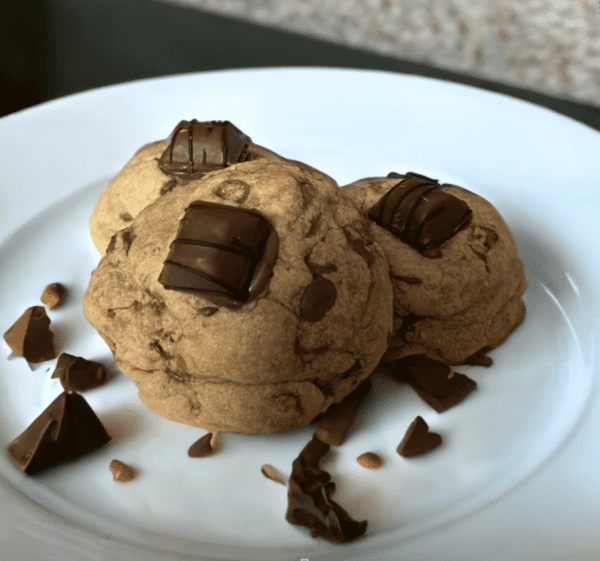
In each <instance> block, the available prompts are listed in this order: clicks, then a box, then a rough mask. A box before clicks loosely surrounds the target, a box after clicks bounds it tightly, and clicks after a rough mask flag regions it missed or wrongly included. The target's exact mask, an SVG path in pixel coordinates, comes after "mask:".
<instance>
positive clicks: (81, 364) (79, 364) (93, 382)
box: [52, 353, 108, 392]
mask: <svg viewBox="0 0 600 561" xmlns="http://www.w3.org/2000/svg"><path fill="white" fill-rule="evenodd" d="M107 376H108V375H107V373H106V368H105V366H104V365H103V364H100V363H99V362H93V361H91V360H86V359H85V358H82V357H80V356H73V355H70V354H67V353H62V354H61V355H60V356H59V357H58V361H57V362H56V368H55V370H54V372H53V373H52V378H60V383H61V384H62V387H63V388H64V389H65V390H67V391H69V392H83V391H85V390H91V389H92V388H97V387H98V386H101V385H102V384H104V383H105V382H106V379H107Z"/></svg>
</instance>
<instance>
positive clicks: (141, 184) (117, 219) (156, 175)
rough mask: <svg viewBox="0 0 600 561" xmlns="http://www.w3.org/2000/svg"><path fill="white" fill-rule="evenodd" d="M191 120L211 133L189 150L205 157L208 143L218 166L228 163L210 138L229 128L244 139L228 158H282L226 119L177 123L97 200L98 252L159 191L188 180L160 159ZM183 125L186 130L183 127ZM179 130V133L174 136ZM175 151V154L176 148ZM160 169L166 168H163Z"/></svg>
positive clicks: (94, 218)
mask: <svg viewBox="0 0 600 561" xmlns="http://www.w3.org/2000/svg"><path fill="white" fill-rule="evenodd" d="M192 123H195V127H196V129H205V130H206V131H210V134H208V135H207V137H208V138H207V137H204V138H202V141H204V142H202V141H200V142H196V144H195V145H193V146H192V152H193V151H194V150H195V151H196V153H198V152H203V154H202V155H203V156H204V152H206V145H209V146H208V148H209V149H212V152H213V154H212V159H213V160H217V161H218V160H221V161H222V164H221V165H220V166H219V167H226V166H227V165H229V162H228V158H227V155H225V157H223V154H221V153H220V152H219V151H217V150H215V149H214V148H215V147H214V146H213V145H214V144H215V139H214V138H212V137H217V139H216V141H217V142H218V141H221V137H222V134H221V131H222V130H229V129H230V130H231V131H232V132H233V133H236V132H237V133H239V134H237V136H238V137H239V138H242V139H244V140H245V144H246V151H242V150H239V151H238V152H239V153H235V154H232V155H230V157H229V161H236V160H239V159H240V158H242V159H243V161H254V160H271V161H285V159H284V158H282V157H281V156H279V155H278V154H275V153H274V152H271V151H270V150H268V149H267V148H264V147H262V146H259V145H257V144H254V143H253V142H252V140H251V139H250V138H249V137H248V136H246V135H244V134H243V133H242V132H241V131H239V129H237V128H236V127H234V126H233V125H231V123H228V122H227V121H224V122H221V121H209V122H198V121H189V122H188V121H182V122H181V123H179V125H177V127H176V128H175V129H174V131H173V133H172V134H171V135H170V137H169V138H168V139H166V140H162V141H158V142H152V143H151V144H147V145H145V146H143V147H142V148H140V149H139V150H138V151H137V152H136V154H135V155H134V156H133V158H131V160H129V162H127V164H126V165H125V167H123V169H122V170H121V171H120V172H119V173H118V174H117V175H116V176H115V177H114V178H113V179H112V181H111V182H110V183H109V185H108V187H107V188H106V190H105V191H104V192H103V193H102V195H101V196H100V198H99V199H98V202H97V203H96V208H95V209H94V212H93V214H92V216H91V218H90V233H91V235H92V240H93V242H94V245H95V246H96V249H97V250H98V252H99V253H100V255H104V254H105V252H106V247H107V245H108V242H109V241H110V238H111V237H112V235H113V234H114V233H115V232H118V231H119V230H121V229H123V228H126V227H127V226H129V225H130V224H131V222H132V221H133V219H134V218H135V217H136V216H137V215H138V214H139V212H140V211H141V210H142V209H143V208H145V207H146V206H147V205H149V204H150V203H151V202H153V201H155V200H156V199H157V198H158V197H160V196H161V194H164V193H165V192H168V191H170V190H172V189H173V188H175V186H177V185H180V184H182V183H185V182H186V181H188V179H189V174H186V173H170V172H169V168H168V167H167V166H164V165H163V166H161V158H163V155H165V153H166V152H167V153H168V150H169V149H170V148H171V147H172V146H173V144H174V142H175V140H176V138H179V140H182V139H181V136H183V135H182V134H181V133H182V132H183V133H185V132H187V131H188V130H189V129H190V125H191V124H192ZM186 125H187V129H185V127H186ZM211 127H212V128H211ZM182 129H183V130H182ZM178 132H179V136H178V135H177V133H178ZM184 140H185V139H184ZM210 141H212V142H210ZM203 149H204V150H203ZM175 153H176V155H177V150H176V151H175ZM210 156H211V154H210V151H209V158H208V159H209V161H210V159H211V158H210ZM164 159H165V158H163V160H164ZM213 167H217V166H213ZM163 169H164V170H166V171H163ZM209 169H210V166H209Z"/></svg>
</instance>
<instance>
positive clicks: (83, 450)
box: [8, 392, 111, 475]
mask: <svg viewBox="0 0 600 561" xmlns="http://www.w3.org/2000/svg"><path fill="white" fill-rule="evenodd" d="M110 440H111V437H110V436H109V435H108V433H107V432H106V429H105V428H104V426H103V425H102V423H101V422H100V419H98V417H96V414H95V413H94V411H93V410H92V408H91V407H90V406H89V405H88V403H87V401H86V400H85V399H84V398H83V397H82V396H81V395H79V394H76V393H67V392H63V393H62V394H60V395H59V396H58V397H57V398H56V399H55V400H54V401H53V402H52V403H51V404H50V405H49V406H48V407H47V408H46V409H45V410H44V411H43V412H42V413H41V414H40V416H39V417H38V418H37V419H35V421H33V423H31V425H29V427H28V428H27V429H25V431H24V432H23V433H22V434H21V435H19V436H18V437H17V438H15V439H14V440H13V441H12V442H11V443H10V444H9V445H8V452H9V453H10V455H11V456H12V457H13V458H14V459H15V460H16V461H17V462H18V463H19V464H20V466H21V469H22V470H23V471H24V472H25V473H27V474H29V475H33V474H35V473H39V472H41V471H43V470H45V469H48V468H50V467H53V466H55V465H58V464H61V463H63V462H67V461H70V460H74V459H76V458H79V457H80V456H83V455H84V454H87V453H89V452H92V451H93V450H96V449H98V448H100V447H101V446H104V445H105V444H106V443H107V442H109V441H110Z"/></svg>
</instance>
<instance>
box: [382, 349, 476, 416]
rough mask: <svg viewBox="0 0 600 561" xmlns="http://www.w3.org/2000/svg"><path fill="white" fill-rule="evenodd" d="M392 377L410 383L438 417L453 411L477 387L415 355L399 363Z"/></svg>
mask: <svg viewBox="0 0 600 561" xmlns="http://www.w3.org/2000/svg"><path fill="white" fill-rule="evenodd" d="M392 374H393V375H394V376H395V377H396V378H397V379H399V380H401V381H403V382H407V383H409V384H410V386H411V387H412V388H413V389H414V390H415V391H416V392H417V394H418V395H419V397H421V399H422V400H423V401H425V402H426V403H427V404H429V405H430V406H431V407H433V409H435V410H436V411H437V412H438V413H442V412H443V411H446V409H449V408H450V407H452V406H453V405H455V404H456V403H458V402H459V401H460V400H461V399H463V398H464V397H465V396H466V395H467V394H468V393H469V392H471V391H472V390H473V389H475V388H476V387H477V384H476V383H475V381H474V380H471V378H469V377H467V376H465V375H464V374H459V373H458V372H454V373H453V374H452V376H451V377H450V378H449V376H450V374H451V370H450V367H449V366H446V365H445V364H442V363H441V362H437V361H435V360H432V359H430V358H428V357H426V356H425V355H412V356H409V357H406V358H403V359H401V360H398V361H397V362H396V367H395V369H394V370H393V372H392Z"/></svg>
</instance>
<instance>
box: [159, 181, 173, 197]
mask: <svg viewBox="0 0 600 561" xmlns="http://www.w3.org/2000/svg"><path fill="white" fill-rule="evenodd" d="M176 186H177V179H175V178H174V177H171V179H169V181H167V182H166V183H165V184H164V185H163V186H162V187H161V188H160V194H161V196H163V195H166V194H167V193H170V192H171V191H172V190H173V189H175V187H176Z"/></svg>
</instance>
